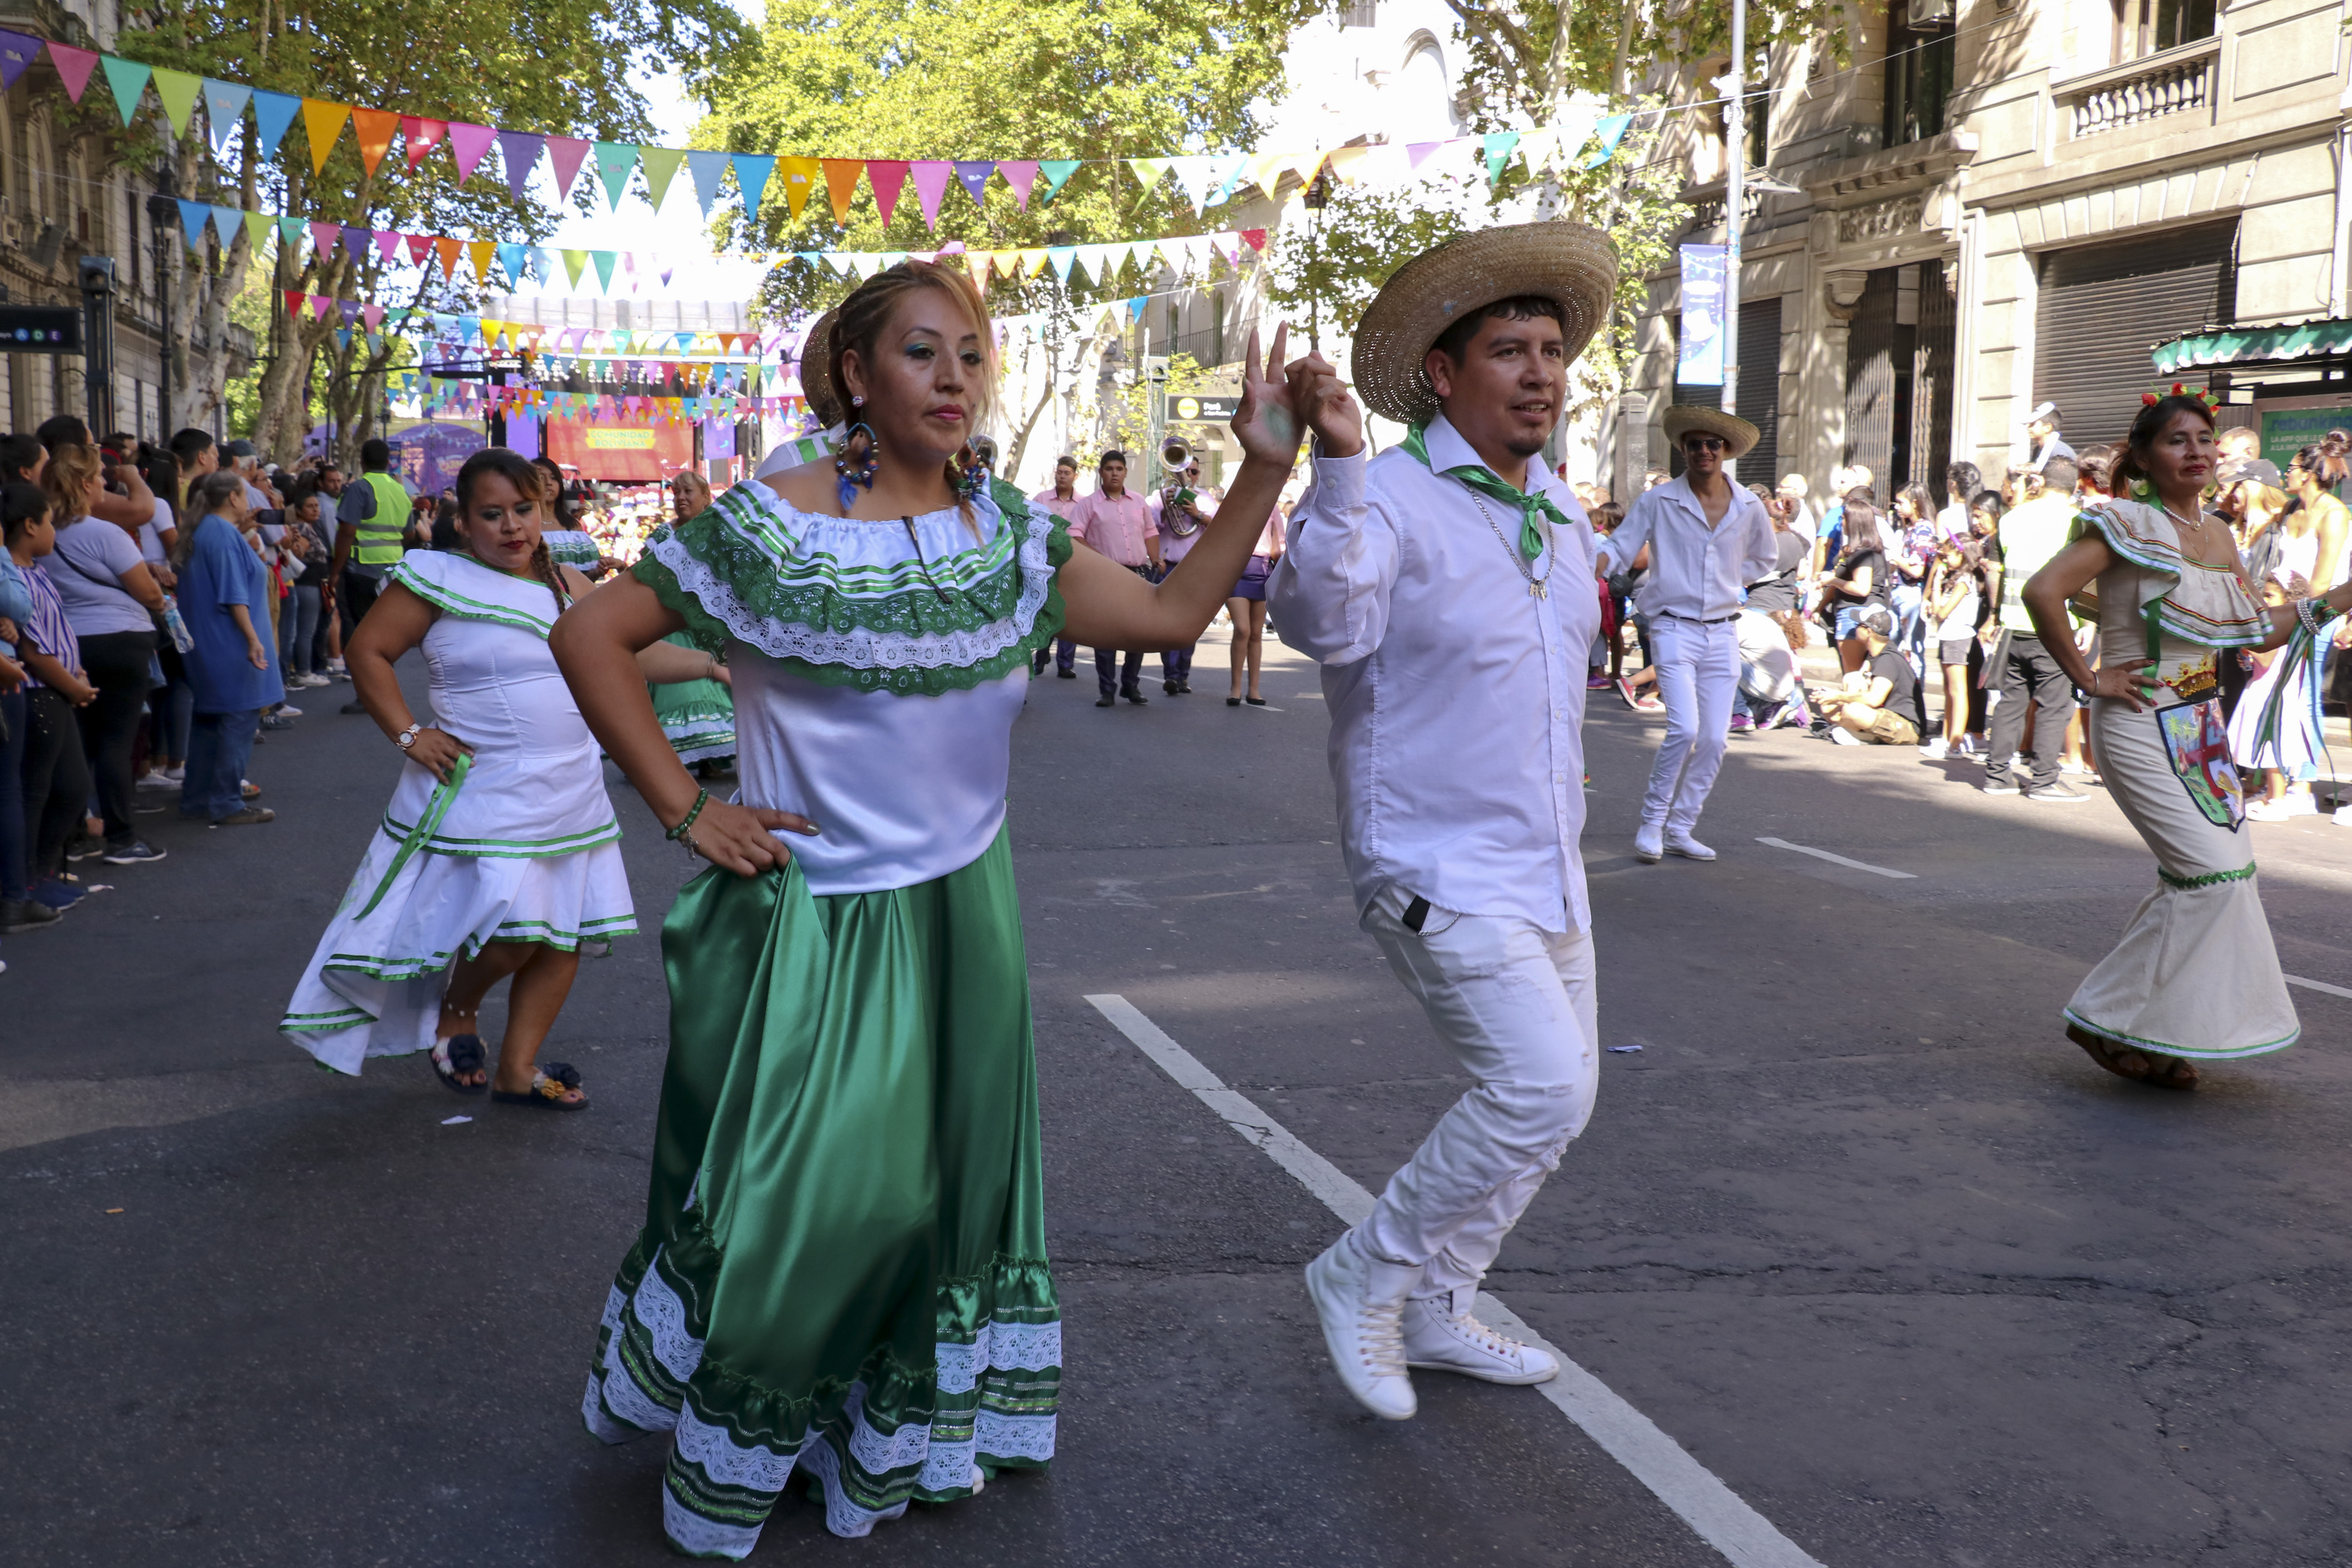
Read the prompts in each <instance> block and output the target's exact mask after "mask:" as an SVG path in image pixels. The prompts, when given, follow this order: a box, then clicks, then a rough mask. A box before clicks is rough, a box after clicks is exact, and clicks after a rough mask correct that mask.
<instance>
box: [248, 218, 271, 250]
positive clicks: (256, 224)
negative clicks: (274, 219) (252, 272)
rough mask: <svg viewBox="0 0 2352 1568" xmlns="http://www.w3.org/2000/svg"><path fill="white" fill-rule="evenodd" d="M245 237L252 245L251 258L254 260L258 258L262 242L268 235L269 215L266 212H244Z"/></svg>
mask: <svg viewBox="0 0 2352 1568" xmlns="http://www.w3.org/2000/svg"><path fill="white" fill-rule="evenodd" d="M245 237H246V240H247V243H248V244H249V245H251V246H252V247H253V258H254V259H255V260H256V261H258V260H260V259H261V247H262V242H263V241H265V240H267V239H268V237H269V215H268V213H247V214H246V215H245Z"/></svg>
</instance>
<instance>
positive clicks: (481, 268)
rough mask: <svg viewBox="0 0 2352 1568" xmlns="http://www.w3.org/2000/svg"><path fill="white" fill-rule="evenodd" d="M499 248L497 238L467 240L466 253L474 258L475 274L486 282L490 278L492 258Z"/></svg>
mask: <svg viewBox="0 0 2352 1568" xmlns="http://www.w3.org/2000/svg"><path fill="white" fill-rule="evenodd" d="M497 250H498V243H497V242H496V241H495V240H488V239H469V240H467V242H466V254H467V256H470V257H472V258H474V276H475V277H476V278H478V279H481V281H482V282H484V283H488V282H489V280H490V258H491V256H492V255H494V254H495V253H496V252H497Z"/></svg>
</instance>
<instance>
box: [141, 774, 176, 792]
mask: <svg viewBox="0 0 2352 1568" xmlns="http://www.w3.org/2000/svg"><path fill="white" fill-rule="evenodd" d="M139 787H140V788H141V789H177V788H179V787H180V781H179V780H178V779H175V778H173V776H172V775H171V774H169V773H164V772H163V771H161V770H160V769H159V770H157V771H156V772H154V773H141V774H140V775H139Z"/></svg>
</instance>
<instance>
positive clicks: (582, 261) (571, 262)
mask: <svg viewBox="0 0 2352 1568" xmlns="http://www.w3.org/2000/svg"><path fill="white" fill-rule="evenodd" d="M587 265H588V253H587V252H586V251H584V250H567V251H565V252H564V253H563V269H564V270H565V271H566V272H569V273H571V274H572V287H573V288H574V289H577V288H579V287H580V269H581V268H583V267H585V266H587Z"/></svg>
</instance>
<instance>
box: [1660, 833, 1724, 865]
mask: <svg viewBox="0 0 2352 1568" xmlns="http://www.w3.org/2000/svg"><path fill="white" fill-rule="evenodd" d="M1666 853H1667V854H1669V855H1679V856H1681V857H1682V858H1684V859H1685V860H1712V859H1714V858H1715V851H1714V850H1712V849H1710V848H1708V847H1706V845H1704V844H1701V843H1700V842H1699V841H1698V840H1697V839H1696V838H1693V837H1691V836H1690V835H1689V834H1687V833H1677V834H1675V835H1673V836H1672V837H1669V838H1668V839H1667V840H1666Z"/></svg>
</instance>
